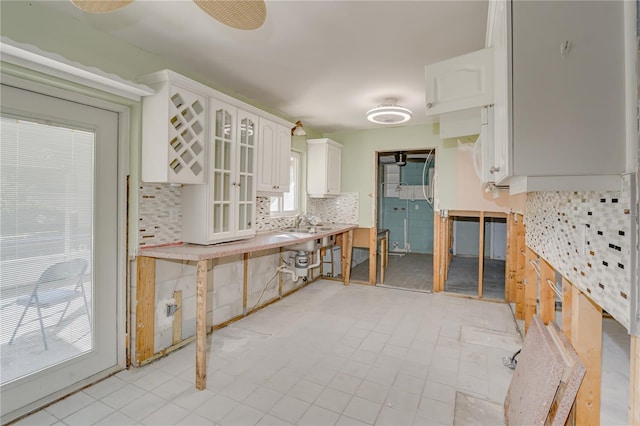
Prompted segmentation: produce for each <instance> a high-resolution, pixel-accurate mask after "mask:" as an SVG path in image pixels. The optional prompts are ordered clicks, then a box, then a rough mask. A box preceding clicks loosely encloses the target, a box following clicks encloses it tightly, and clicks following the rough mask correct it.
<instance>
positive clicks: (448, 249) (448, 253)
mask: <svg viewBox="0 0 640 426" xmlns="http://www.w3.org/2000/svg"><path fill="white" fill-rule="evenodd" d="M444 221H445V223H446V225H447V226H446V230H447V236H446V238H445V241H446V243H447V245H446V247H445V248H444V252H445V253H446V256H445V259H446V261H447V262H446V265H445V266H444V277H443V283H444V282H446V281H447V280H448V279H449V269H450V267H451V261H452V260H453V250H451V248H453V219H452V218H451V216H449V217H446V218H444Z"/></svg>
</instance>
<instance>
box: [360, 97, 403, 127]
mask: <svg viewBox="0 0 640 426" xmlns="http://www.w3.org/2000/svg"><path fill="white" fill-rule="evenodd" d="M412 116H413V114H412V112H411V110H409V109H407V108H405V107H401V106H399V105H396V99H395V98H387V99H385V100H384V103H383V104H382V105H379V106H377V107H375V108H373V109H370V110H369V111H367V120H369V121H371V122H372V123H376V124H402V123H406V122H407V121H409V120H411V117H412Z"/></svg>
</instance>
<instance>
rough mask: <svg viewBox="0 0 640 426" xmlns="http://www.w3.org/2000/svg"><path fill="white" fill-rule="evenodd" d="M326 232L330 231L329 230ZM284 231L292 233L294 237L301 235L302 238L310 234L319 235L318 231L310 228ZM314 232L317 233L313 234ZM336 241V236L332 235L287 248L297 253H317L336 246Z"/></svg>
mask: <svg viewBox="0 0 640 426" xmlns="http://www.w3.org/2000/svg"><path fill="white" fill-rule="evenodd" d="M320 230H322V228H320ZM325 230H329V228H327V229H325ZM283 231H284V232H289V233H290V234H289V235H294V236H295V234H299V236H300V237H306V236H308V235H309V234H315V233H317V230H314V229H308V228H289V229H284V230H283ZM312 231H315V232H312ZM335 241H336V237H335V235H330V236H326V237H322V238H314V239H313V240H309V241H304V242H301V243H297V244H291V245H288V246H286V247H285V248H286V249H288V250H295V251H316V250H319V249H321V248H323V247H329V246H332V245H333V244H335Z"/></svg>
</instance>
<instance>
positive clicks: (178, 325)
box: [171, 290, 182, 345]
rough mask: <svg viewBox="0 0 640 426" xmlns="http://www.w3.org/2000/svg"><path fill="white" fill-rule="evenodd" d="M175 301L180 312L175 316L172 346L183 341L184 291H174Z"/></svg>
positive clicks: (172, 325)
mask: <svg viewBox="0 0 640 426" xmlns="http://www.w3.org/2000/svg"><path fill="white" fill-rule="evenodd" d="M173 299H174V300H175V303H176V306H177V307H178V310H177V311H176V312H175V313H174V314H173V323H172V324H171V327H172V329H171V332H172V333H171V344H172V345H177V344H178V343H180V342H181V341H182V290H176V291H174V292H173Z"/></svg>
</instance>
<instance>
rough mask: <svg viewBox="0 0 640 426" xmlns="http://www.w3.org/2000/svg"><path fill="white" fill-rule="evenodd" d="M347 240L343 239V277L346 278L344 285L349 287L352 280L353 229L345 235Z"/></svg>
mask: <svg viewBox="0 0 640 426" xmlns="http://www.w3.org/2000/svg"><path fill="white" fill-rule="evenodd" d="M344 234H346V238H343V239H342V243H343V244H342V252H341V257H342V259H341V260H342V276H343V277H344V285H345V286H348V285H349V281H350V280H351V258H352V255H353V229H351V230H349V231H347V232H346V233H343V234H342V235H344Z"/></svg>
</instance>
